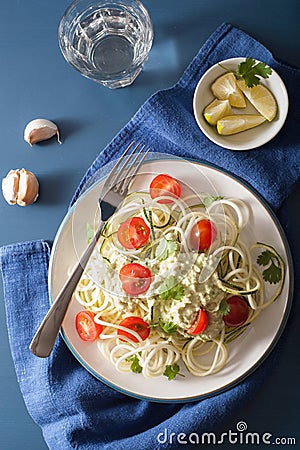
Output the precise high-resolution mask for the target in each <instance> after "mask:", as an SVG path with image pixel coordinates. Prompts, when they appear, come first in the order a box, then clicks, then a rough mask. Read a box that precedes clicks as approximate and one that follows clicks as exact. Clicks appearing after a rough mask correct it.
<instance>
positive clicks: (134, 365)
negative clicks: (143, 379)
mask: <svg viewBox="0 0 300 450" xmlns="http://www.w3.org/2000/svg"><path fill="white" fill-rule="evenodd" d="M126 361H128V362H130V361H131V364H130V370H131V372H134V373H141V372H142V370H143V368H142V366H141V365H140V361H139V358H138V357H137V355H134V356H131V357H129V358H126Z"/></svg>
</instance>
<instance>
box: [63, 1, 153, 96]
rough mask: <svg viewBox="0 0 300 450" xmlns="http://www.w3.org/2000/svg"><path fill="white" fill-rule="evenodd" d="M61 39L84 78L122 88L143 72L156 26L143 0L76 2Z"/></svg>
mask: <svg viewBox="0 0 300 450" xmlns="http://www.w3.org/2000/svg"><path fill="white" fill-rule="evenodd" d="M58 39H59V45H60V48H61V51H62V53H63V56H64V57H65V59H66V60H67V61H68V62H69V63H70V64H71V65H72V66H73V67H74V68H75V69H77V70H78V71H79V72H80V73H81V74H82V75H83V76H85V77H87V78H90V79H91V80H94V81H96V82H98V83H100V84H102V85H104V86H107V87H109V88H119V87H124V86H128V85H130V84H131V83H132V82H133V81H134V80H135V79H136V77H137V76H138V74H139V73H140V71H141V70H142V68H143V65H144V64H145V62H146V61H147V58H148V54H149V51H150V49H151V46H152V41H153V27H152V22H151V19H150V16H149V13H148V11H147V9H146V8H145V6H144V5H143V4H142V3H141V2H140V1H139V0H114V1H110V0H75V1H74V2H73V3H72V4H71V5H70V6H69V8H68V9H67V10H66V12H65V14H64V15H63V17H62V19H61V22H60V24H59V29H58Z"/></svg>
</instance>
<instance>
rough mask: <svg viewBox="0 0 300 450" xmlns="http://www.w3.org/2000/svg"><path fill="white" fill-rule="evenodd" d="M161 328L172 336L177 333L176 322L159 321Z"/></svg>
mask: <svg viewBox="0 0 300 450" xmlns="http://www.w3.org/2000/svg"><path fill="white" fill-rule="evenodd" d="M159 326H160V328H161V329H162V330H163V331H164V332H165V333H167V334H172V333H175V331H177V325H176V324H175V323H174V322H163V321H162V320H159Z"/></svg>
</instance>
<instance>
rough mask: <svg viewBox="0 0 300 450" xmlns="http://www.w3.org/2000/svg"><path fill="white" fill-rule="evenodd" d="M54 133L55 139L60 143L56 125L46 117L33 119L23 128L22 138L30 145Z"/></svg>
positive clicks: (50, 136) (48, 137)
mask: <svg viewBox="0 0 300 450" xmlns="http://www.w3.org/2000/svg"><path fill="white" fill-rule="evenodd" d="M55 135H56V136H57V141H58V142H59V143H60V144H61V141H60V138H59V131H58V128H57V125H56V124H55V123H54V122H51V120H48V119H34V120H32V121H31V122H29V123H28V124H27V125H26V127H25V130H24V139H25V141H26V142H28V144H29V145H30V146H32V145H33V144H36V143H37V142H41V141H45V140H47V139H50V138H52V137H53V136H55Z"/></svg>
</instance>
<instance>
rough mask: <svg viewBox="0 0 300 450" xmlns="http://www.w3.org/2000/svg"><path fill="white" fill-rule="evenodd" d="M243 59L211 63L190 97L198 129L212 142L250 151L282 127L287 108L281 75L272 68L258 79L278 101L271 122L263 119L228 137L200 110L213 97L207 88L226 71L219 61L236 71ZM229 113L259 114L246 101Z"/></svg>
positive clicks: (287, 101)
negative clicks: (266, 75)
mask: <svg viewBox="0 0 300 450" xmlns="http://www.w3.org/2000/svg"><path fill="white" fill-rule="evenodd" d="M245 59H246V58H230V59H226V60H224V61H220V63H218V64H215V65H214V66H212V67H211V68H210V69H209V70H207V71H206V72H205V74H204V75H203V76H202V78H201V79H200V81H199V83H198V85H197V87H196V89H195V93H194V99H193V109H194V115H195V119H196V121H197V124H198V126H199V128H200V129H201V131H202V132H203V133H204V134H205V135H206V136H207V137H208V138H209V139H210V140H211V141H212V142H214V143H215V144H217V145H219V146H220V147H223V148H228V149H231V150H250V149H253V148H257V147H260V146H261V145H263V144H265V143H267V142H268V141H270V140H271V139H273V137H274V136H275V135H276V134H277V133H278V132H279V130H280V129H281V128H282V126H283V124H284V122H285V120H286V116H287V113H288V107H289V99H288V94H287V90H286V87H285V85H284V83H283V81H282V79H281V78H280V76H279V75H278V74H277V73H276V72H275V70H274V69H273V68H272V74H271V75H270V77H269V78H267V79H263V80H262V81H261V83H262V84H263V85H265V86H266V87H267V88H268V89H269V90H270V91H271V92H272V94H273V95H274V97H275V99H276V101H277V105H278V112H277V116H276V117H275V119H274V120H273V121H272V122H265V123H263V124H262V125H259V126H257V127H255V128H252V129H250V130H246V131H243V132H241V133H237V134H233V135H231V136H222V135H219V134H218V132H217V128H216V127H215V126H212V125H209V123H208V122H207V121H206V120H205V118H204V116H203V111H204V109H205V107H206V106H207V105H208V104H209V103H210V102H212V101H213V99H214V98H215V97H214V95H213V93H212V92H211V89H210V87H211V85H212V83H213V82H214V81H215V80H216V79H217V78H218V77H220V76H221V75H224V74H225V73H226V71H225V70H224V69H222V67H220V64H222V66H225V67H226V68H228V69H229V70H236V69H237V66H238V65H239V63H240V62H242V61H245ZM232 114H258V112H257V111H256V109H255V108H254V107H253V106H252V105H250V104H249V102H248V101H247V107H246V108H242V109H241V108H239V109H238V108H232Z"/></svg>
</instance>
